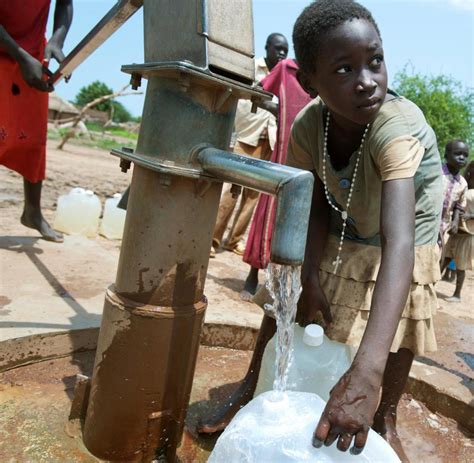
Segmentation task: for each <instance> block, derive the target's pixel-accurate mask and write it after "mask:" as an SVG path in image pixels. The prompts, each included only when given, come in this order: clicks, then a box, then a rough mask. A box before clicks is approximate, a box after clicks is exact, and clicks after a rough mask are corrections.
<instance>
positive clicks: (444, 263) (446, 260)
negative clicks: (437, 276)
mask: <svg viewBox="0 0 474 463" xmlns="http://www.w3.org/2000/svg"><path fill="white" fill-rule="evenodd" d="M450 262H451V257H445V258H444V259H443V260H442V261H441V264H440V270H441V273H443V272H444V271H445V270H446V267H447V266H448V265H449V263H450Z"/></svg>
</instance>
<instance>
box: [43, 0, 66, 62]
mask: <svg viewBox="0 0 474 463" xmlns="http://www.w3.org/2000/svg"><path fill="white" fill-rule="evenodd" d="M72 15H73V6H72V0H56V8H55V10H54V26H53V35H52V36H51V38H50V39H49V42H48V44H47V45H46V48H45V50H44V59H45V60H47V61H49V60H50V59H51V58H54V59H55V60H56V61H57V62H58V63H61V62H62V61H63V60H64V58H65V56H64V53H63V51H62V49H63V46H64V40H65V39H66V35H67V33H68V31H69V28H70V26H71V22H72Z"/></svg>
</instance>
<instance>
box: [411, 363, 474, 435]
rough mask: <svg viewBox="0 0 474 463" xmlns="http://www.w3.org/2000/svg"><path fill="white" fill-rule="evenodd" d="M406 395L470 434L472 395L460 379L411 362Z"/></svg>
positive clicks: (473, 427) (473, 415)
mask: <svg viewBox="0 0 474 463" xmlns="http://www.w3.org/2000/svg"><path fill="white" fill-rule="evenodd" d="M406 392H407V393H409V394H411V395H412V396H413V398H415V399H416V400H419V401H420V402H423V403H424V404H425V405H426V406H427V407H428V408H429V409H430V410H431V411H432V412H434V413H440V414H441V415H443V416H446V417H448V418H451V419H453V420H455V421H456V422H457V423H458V424H459V425H460V426H461V427H463V428H464V429H465V430H467V431H468V432H470V433H474V397H473V392H472V390H471V389H469V388H468V387H467V386H465V385H464V384H463V383H462V379H461V378H460V377H458V376H456V375H455V374H453V373H451V372H448V371H445V370H442V369H441V368H439V367H435V366H431V365H426V364H423V363H421V362H418V361H414V362H413V366H412V369H411V371H410V377H409V378H408V383H407V386H406Z"/></svg>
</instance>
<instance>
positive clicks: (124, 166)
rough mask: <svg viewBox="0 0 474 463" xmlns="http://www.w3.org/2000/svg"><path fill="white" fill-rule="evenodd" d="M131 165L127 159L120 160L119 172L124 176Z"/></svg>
mask: <svg viewBox="0 0 474 463" xmlns="http://www.w3.org/2000/svg"><path fill="white" fill-rule="evenodd" d="M131 165H132V161H129V160H128V159H120V170H121V171H122V172H123V173H124V174H125V173H127V171H128V169H130V166H131Z"/></svg>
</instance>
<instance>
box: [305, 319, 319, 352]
mask: <svg viewBox="0 0 474 463" xmlns="http://www.w3.org/2000/svg"><path fill="white" fill-rule="evenodd" d="M323 341H324V330H323V328H322V327H321V326H319V325H316V324H313V325H308V326H307V327H306V328H305V329H304V334H303V342H304V343H305V344H306V345H307V346H313V347H317V346H320V345H321V344H322V343H323Z"/></svg>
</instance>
